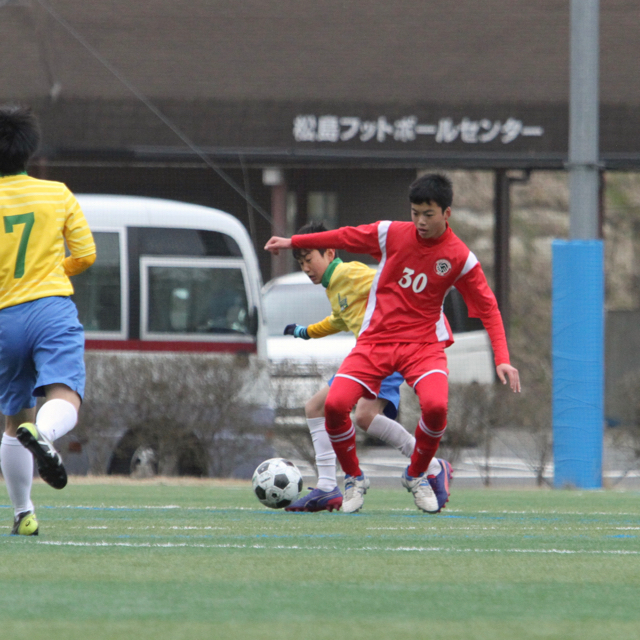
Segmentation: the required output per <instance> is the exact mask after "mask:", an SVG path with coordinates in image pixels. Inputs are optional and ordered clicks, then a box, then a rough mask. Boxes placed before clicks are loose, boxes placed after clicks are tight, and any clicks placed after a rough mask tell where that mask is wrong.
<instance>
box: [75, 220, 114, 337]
mask: <svg viewBox="0 0 640 640" xmlns="http://www.w3.org/2000/svg"><path fill="white" fill-rule="evenodd" d="M93 237H94V240H95V243H96V253H97V257H96V261H95V263H94V264H93V266H92V267H91V268H90V269H87V270H86V271H84V272H83V273H81V274H79V275H77V276H74V277H73V278H72V282H73V288H74V291H75V293H74V295H73V300H74V302H75V303H76V306H77V307H78V317H79V318H80V322H81V323H82V325H83V326H84V329H85V331H108V332H118V333H120V332H122V330H123V327H122V287H121V260H120V234H119V233H118V232H106V231H95V232H94V233H93Z"/></svg>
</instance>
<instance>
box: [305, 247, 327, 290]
mask: <svg viewBox="0 0 640 640" xmlns="http://www.w3.org/2000/svg"><path fill="white" fill-rule="evenodd" d="M335 257H336V252H335V249H325V251H324V253H323V254H322V253H320V252H319V251H318V250H317V249H312V250H311V251H307V252H306V253H304V254H302V255H301V256H300V257H299V258H298V264H299V265H300V268H301V269H302V270H303V271H304V272H305V273H306V274H307V275H308V276H309V280H311V282H313V284H320V283H321V282H322V276H323V275H324V272H325V271H326V270H327V267H328V266H329V265H330V264H331V263H332V262H333V260H334V259H335Z"/></svg>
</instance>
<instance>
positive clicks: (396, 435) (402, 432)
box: [367, 414, 416, 458]
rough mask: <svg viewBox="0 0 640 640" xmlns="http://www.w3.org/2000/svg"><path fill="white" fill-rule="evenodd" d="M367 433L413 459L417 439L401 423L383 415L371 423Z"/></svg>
mask: <svg viewBox="0 0 640 640" xmlns="http://www.w3.org/2000/svg"><path fill="white" fill-rule="evenodd" d="M367 433H368V434H370V435H372V436H375V437H376V438H380V440H382V441H383V442H386V443H387V444H390V445H391V446H392V447H395V448H396V449H397V450H398V451H399V452H400V453H401V454H402V455H403V456H406V457H407V458H410V457H411V454H412V453H413V450H414V448H415V446H416V439H415V438H414V437H413V436H412V435H411V434H410V433H409V432H408V431H407V430H406V429H405V428H404V427H403V426H402V425H401V424H400V423H399V422H396V421H395V420H391V418H387V416H383V415H382V414H380V415H377V416H376V417H375V418H374V419H373V420H372V421H371V424H370V425H369V428H368V429H367Z"/></svg>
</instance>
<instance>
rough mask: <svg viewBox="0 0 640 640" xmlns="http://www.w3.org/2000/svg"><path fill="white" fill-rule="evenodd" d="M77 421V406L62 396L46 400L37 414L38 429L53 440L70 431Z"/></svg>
mask: <svg viewBox="0 0 640 640" xmlns="http://www.w3.org/2000/svg"><path fill="white" fill-rule="evenodd" d="M77 422H78V412H77V411H76V408H75V407H74V406H73V405H72V404H71V403H70V402H68V401H67V400H63V399H62V398H54V399H53V400H48V401H47V402H45V403H44V404H43V405H42V407H40V411H38V415H37V416H36V427H38V431H39V432H40V433H41V434H42V435H43V436H44V437H45V438H47V439H49V440H51V441H52V442H53V441H54V440H57V439H58V438H61V437H62V436H63V435H65V434H66V433H69V431H71V429H73V427H75V426H76V423H77Z"/></svg>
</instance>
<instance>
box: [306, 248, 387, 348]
mask: <svg viewBox="0 0 640 640" xmlns="http://www.w3.org/2000/svg"><path fill="white" fill-rule="evenodd" d="M375 275H376V270H375V269H372V268H371V267H368V266H367V265H366V264H362V262H342V260H340V258H336V259H335V260H334V261H333V262H332V263H331V264H330V265H329V266H328V267H327V270H326V271H325V272H324V275H323V276H322V285H323V286H324V287H325V288H326V290H327V297H328V298H329V302H330V303H331V310H332V313H331V315H330V316H327V317H326V318H325V319H324V320H322V321H320V322H316V323H315V324H310V325H309V326H308V327H307V333H308V334H309V337H310V338H324V337H325V336H328V335H331V334H333V333H338V332H339V331H351V332H352V333H353V335H354V336H356V338H357V337H358V334H359V333H360V327H361V326H362V320H363V318H364V312H365V310H366V308H367V301H368V299H369V289H371V283H372V282H373V279H374V278H375Z"/></svg>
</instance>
